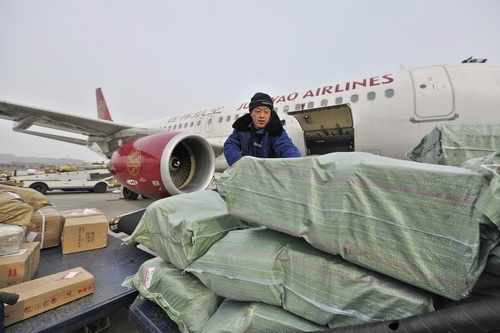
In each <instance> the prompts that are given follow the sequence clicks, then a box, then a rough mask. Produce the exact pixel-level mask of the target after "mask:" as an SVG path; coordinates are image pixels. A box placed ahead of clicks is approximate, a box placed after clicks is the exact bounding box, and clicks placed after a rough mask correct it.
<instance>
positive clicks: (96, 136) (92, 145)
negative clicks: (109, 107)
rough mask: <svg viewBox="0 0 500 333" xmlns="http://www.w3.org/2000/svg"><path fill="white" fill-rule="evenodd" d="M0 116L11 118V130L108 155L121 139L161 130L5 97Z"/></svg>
mask: <svg viewBox="0 0 500 333" xmlns="http://www.w3.org/2000/svg"><path fill="white" fill-rule="evenodd" d="M0 119H6V120H12V121H13V122H14V124H13V126H12V130H13V131H16V132H21V133H25V134H30V135H35V136H39V137H43V138H48V139H53V140H58V141H64V142H69V143H73V144H78V145H82V146H87V147H88V148H89V149H91V150H93V151H94V152H96V153H98V154H100V155H103V156H105V157H107V158H110V157H111V154H112V153H113V151H114V150H116V149H117V148H118V147H119V146H120V145H121V143H122V142H125V141H128V140H130V139H133V138H138V137H143V136H147V135H151V134H155V133H158V132H162V131H164V130H161V129H154V128H141V127H135V126H130V125H124V124H119V123H116V122H112V121H108V120H101V119H94V118H87V117H81V116H77V115H72V114H68V113H61V112H56V111H51V110H46V109H41V108H36V107H31V106H26V105H21V104H15V103H10V102H6V101H0ZM32 126H41V127H45V128H49V129H55V130H60V131H65V132H71V133H76V134H81V135H86V136H87V139H79V138H76V137H72V136H64V135H57V134H52V133H47V132H42V131H39V130H34V129H30V128H31V127H32Z"/></svg>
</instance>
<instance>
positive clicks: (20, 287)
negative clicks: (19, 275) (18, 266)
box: [0, 267, 94, 326]
mask: <svg viewBox="0 0 500 333" xmlns="http://www.w3.org/2000/svg"><path fill="white" fill-rule="evenodd" d="M0 292H7V293H13V294H18V295H19V300H18V301H17V303H16V304H13V305H5V308H4V311H5V315H4V326H8V325H11V324H14V323H17V322H18V321H21V320H23V319H26V318H29V317H33V316H34V315H37V314H40V313H42V312H45V311H47V310H50V309H53V308H56V307H58V306H60V305H63V304H66V303H69V302H71V301H74V300H76V299H78V298H81V297H83V296H86V295H90V294H92V293H93V292H94V276H93V275H92V274H90V273H89V272H87V271H86V270H84V269H83V268H81V267H76V268H73V269H69V270H66V271H63V272H59V273H56V274H52V275H49V276H45V277H42V278H39V279H35V280H31V281H28V282H23V283H20V284H16V285H14V286H10V287H7V288H3V289H0Z"/></svg>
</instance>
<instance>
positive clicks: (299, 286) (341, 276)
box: [186, 228, 434, 327]
mask: <svg viewBox="0 0 500 333" xmlns="http://www.w3.org/2000/svg"><path fill="white" fill-rule="evenodd" d="M186 271H187V272H190V273H193V274H194V275H195V276H196V277H198V278H199V279H200V280H201V281H202V282H203V284H204V285H205V286H207V287H208V288H210V289H211V290H213V291H214V292H215V293H216V294H218V295H219V296H222V297H225V298H229V299H233V300H237V301H251V302H263V303H267V304H270V305H275V306H281V307H282V308H283V309H285V310H287V311H289V312H291V313H294V314H296V315H298V316H300V317H302V318H305V319H307V320H310V321H312V322H314V323H316V324H319V325H327V324H328V326H329V327H340V326H345V325H353V324H361V323H367V322H371V321H379V320H387V319H400V318H405V317H408V316H411V315H415V314H421V313H426V312H429V311H433V310H434V307H433V305H432V297H431V293H429V292H427V291H424V290H422V289H419V288H416V287H414V286H411V285H408V284H406V283H404V282H401V281H398V280H395V279H393V278H390V277H388V276H385V275H383V274H379V273H377V272H373V271H370V270H368V269H366V268H363V267H361V266H358V265H355V264H353V263H350V262H348V261H346V260H344V259H342V258H341V257H340V256H338V255H330V254H328V253H325V252H323V251H320V250H318V249H315V248H314V247H312V246H311V245H310V244H308V243H307V242H306V241H304V240H303V239H301V238H298V237H293V236H290V235H286V234H284V233H280V232H276V231H273V230H269V229H266V228H261V229H260V230H259V229H251V230H235V231H231V232H229V233H228V234H227V235H226V236H225V237H224V238H223V239H221V240H220V241H218V242H217V243H215V244H214V245H212V247H211V248H210V250H208V252H207V253H206V254H205V255H204V256H203V257H201V258H199V259H198V260H196V261H195V262H193V263H192V264H191V265H190V266H189V267H188V268H187V269H186Z"/></svg>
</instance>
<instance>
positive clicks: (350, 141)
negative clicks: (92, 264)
mask: <svg viewBox="0 0 500 333" xmlns="http://www.w3.org/2000/svg"><path fill="white" fill-rule="evenodd" d="M253 93H255V92H253V91H252V92H249V96H251V95H252V94H253ZM266 93H270V92H266ZM271 95H272V94H271ZM272 96H273V99H274V106H275V110H276V112H277V113H278V115H279V117H280V118H281V119H282V121H283V122H284V124H285V125H284V127H285V129H286V131H287V133H288V135H289V136H290V137H291V138H292V140H293V142H294V143H295V145H296V146H297V147H299V149H300V151H301V153H302V155H303V156H307V155H314V154H325V153H330V152H338V151H358V152H369V153H373V154H379V155H383V156H387V157H392V158H399V159H405V158H407V157H406V154H407V153H408V152H411V151H412V150H413V148H415V147H416V145H417V144H418V143H419V142H420V140H421V139H422V138H423V137H424V136H425V135H426V134H427V133H429V132H430V131H431V130H432V129H433V128H434V127H435V126H436V125H437V124H438V123H440V122H449V123H462V124H473V123H499V122H500V65H491V64H488V63H480V62H475V63H470V62H467V63H461V64H455V65H438V66H428V67H421V68H412V69H400V70H397V71H394V72H392V73H385V74H381V75H374V76H369V77H365V78H362V79H357V80H350V81H346V82H340V83H334V84H331V85H325V86H320V87H314V88H311V89H306V90H300V91H295V92H289V93H285V94H275V95H272ZM97 104H98V117H99V119H92V118H85V117H79V116H76V115H71V114H64V113H60V112H55V111H49V110H44V109H40V108H35V107H29V106H24V105H20V104H14V103H10V102H0V118H3V119H7V120H12V121H14V126H13V130H14V131H19V132H23V133H27V134H32V135H37V136H42V137H46V138H51V139H56V140H61V141H66V142H70V143H74V144H79V145H85V146H87V147H89V148H90V149H92V150H94V151H98V152H99V153H101V154H103V155H105V156H106V157H107V158H109V159H110V161H109V163H108V168H109V169H110V171H111V172H112V173H113V175H114V176H115V178H116V179H117V180H118V181H119V182H120V183H122V184H123V185H124V195H125V196H126V197H127V198H136V197H137V196H138V194H142V195H144V196H147V197H150V198H162V197H167V196H170V195H176V194H180V193H187V192H193V191H198V190H203V189H206V188H207V187H208V186H209V185H210V182H211V180H212V177H213V174H214V172H222V171H223V170H225V169H226V168H227V167H228V165H227V163H226V160H225V158H224V154H223V144H224V141H225V140H226V138H227V137H228V135H229V134H230V133H231V132H232V130H233V129H232V124H233V122H234V121H235V120H236V119H237V118H238V117H240V116H242V115H243V114H244V113H246V112H248V102H243V103H238V104H235V105H229V106H218V107H214V108H209V109H206V110H201V111H198V112H193V113H187V114H182V115H178V116H174V117H168V118H164V119H160V120H154V121H150V122H145V123H141V124H139V125H138V126H131V125H124V124H119V123H116V122H114V121H112V120H111V119H112V118H111V116H110V114H109V110H108V109H107V106H106V103H105V101H104V97H103V96H102V92H101V90H100V88H99V89H97ZM32 125H38V126H42V127H47V128H54V129H59V130H63V131H68V132H73V133H79V134H83V135H85V136H87V139H76V138H73V137H66V136H61V135H54V134H49V133H44V132H39V131H38V132H35V131H33V130H30V127H31V126H32Z"/></svg>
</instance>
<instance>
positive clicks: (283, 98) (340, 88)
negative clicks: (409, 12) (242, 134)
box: [168, 74, 394, 123]
mask: <svg viewBox="0 0 500 333" xmlns="http://www.w3.org/2000/svg"><path fill="white" fill-rule="evenodd" d="M393 81H394V78H393V77H392V74H385V75H382V76H372V77H370V78H366V79H363V80H360V81H347V82H343V83H338V84H336V85H335V86H324V87H319V88H317V89H310V90H308V91H306V92H305V93H299V92H293V93H290V94H288V95H279V96H276V97H274V98H273V101H274V103H275V104H278V103H284V102H293V101H295V100H296V99H297V98H299V97H300V99H308V98H312V97H318V96H325V95H331V94H335V93H341V92H346V91H353V90H356V89H357V88H358V87H365V88H366V87H374V86H379V85H382V84H389V83H392V82H393ZM248 104H249V103H248V102H245V103H242V104H241V105H240V106H239V107H238V108H237V109H236V111H240V110H248ZM222 109H224V107H223V106H219V107H216V108H212V109H206V110H202V111H198V112H193V113H186V114H183V115H181V116H175V117H172V118H170V119H169V120H168V122H169V123H172V122H176V121H179V120H187V119H194V118H199V117H204V116H208V115H214V114H219V113H221V112H222Z"/></svg>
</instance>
